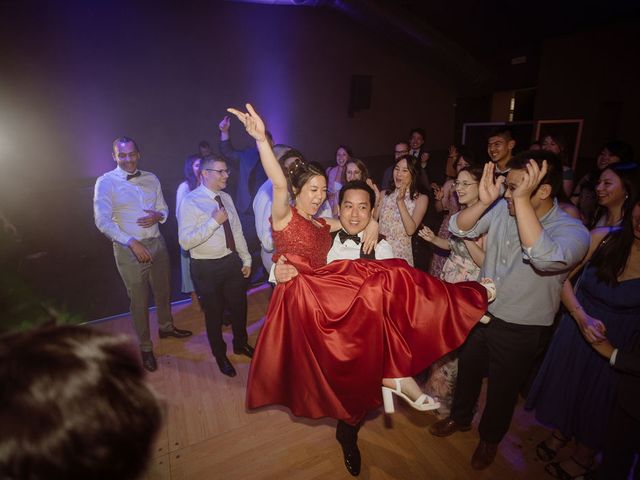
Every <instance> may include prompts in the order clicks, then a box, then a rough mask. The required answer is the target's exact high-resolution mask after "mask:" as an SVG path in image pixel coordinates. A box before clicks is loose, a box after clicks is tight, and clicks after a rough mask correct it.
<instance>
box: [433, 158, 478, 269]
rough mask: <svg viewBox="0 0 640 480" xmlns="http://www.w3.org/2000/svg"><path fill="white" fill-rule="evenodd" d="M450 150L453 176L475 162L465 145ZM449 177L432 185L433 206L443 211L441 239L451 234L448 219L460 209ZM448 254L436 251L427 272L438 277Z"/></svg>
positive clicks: (454, 180)
mask: <svg viewBox="0 0 640 480" xmlns="http://www.w3.org/2000/svg"><path fill="white" fill-rule="evenodd" d="M452 147H453V148H452V149H450V151H451V150H452V151H453V152H455V156H456V158H455V160H454V162H453V168H454V169H455V172H456V173H455V176H457V175H458V173H460V170H462V169H463V168H465V167H468V166H470V165H472V164H475V158H474V156H473V154H472V153H471V152H470V151H469V150H468V149H466V148H465V147H458V148H456V147H454V146H453V145H452ZM455 176H454V178H449V179H448V180H447V181H446V182H444V185H442V187H437V188H436V187H434V189H433V196H434V200H435V208H436V211H438V212H439V213H444V217H443V218H442V223H441V224H440V229H439V230H438V237H440V238H442V239H443V240H447V239H448V238H449V237H450V236H451V234H450V233H449V219H450V218H451V216H452V215H454V214H455V213H457V212H458V211H459V210H460V203H458V196H457V195H456V189H455V182H456V179H455ZM448 256H449V253H448V250H444V251H442V250H441V251H440V252H437V251H436V255H434V256H433V260H432V261H431V267H430V268H429V273H430V274H431V275H433V276H434V277H438V278H440V274H441V273H442V267H443V266H444V263H445V261H446V260H447V257H448Z"/></svg>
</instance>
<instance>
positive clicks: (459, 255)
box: [418, 166, 484, 413]
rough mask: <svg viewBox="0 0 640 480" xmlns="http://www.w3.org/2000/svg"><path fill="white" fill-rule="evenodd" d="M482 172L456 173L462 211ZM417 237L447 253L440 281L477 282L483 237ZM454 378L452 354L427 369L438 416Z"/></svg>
mask: <svg viewBox="0 0 640 480" xmlns="http://www.w3.org/2000/svg"><path fill="white" fill-rule="evenodd" d="M482 171H483V167H480V166H474V167H471V166H467V167H463V168H461V169H460V171H459V172H458V177H457V178H456V180H455V182H454V188H455V191H456V195H457V198H458V202H459V204H460V206H461V208H466V207H470V206H471V205H473V204H474V203H476V202H477V201H478V198H479V189H478V182H479V181H480V178H482ZM418 235H420V236H421V237H422V238H424V239H425V240H426V241H427V242H429V243H432V244H433V245H435V246H437V247H438V248H440V249H442V250H446V251H448V252H449V256H448V257H447V258H446V261H445V263H444V265H443V268H442V271H441V273H440V278H441V279H442V280H444V281H446V282H451V283H457V282H467V281H472V280H478V278H479V276H480V266H481V265H482V262H483V260H484V235H483V236H482V237H480V238H477V239H475V240H466V239H462V238H459V237H456V236H450V237H449V238H447V239H445V238H442V237H441V236H439V235H435V234H434V233H433V231H432V230H431V229H430V228H429V227H423V228H422V229H421V230H420V231H419V232H418ZM457 376H458V359H457V356H456V353H455V352H451V353H450V354H448V355H446V356H444V357H443V358H441V359H440V360H438V361H437V362H436V363H434V364H433V365H432V366H431V368H430V369H429V375H428V380H427V384H426V391H427V393H428V394H429V395H432V396H434V397H437V398H438V399H439V400H440V405H441V408H440V409H439V411H440V413H447V412H448V411H449V409H450V408H451V402H452V401H453V390H454V388H455V385H456V378H457Z"/></svg>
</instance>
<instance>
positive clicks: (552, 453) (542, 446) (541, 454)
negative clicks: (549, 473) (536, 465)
mask: <svg viewBox="0 0 640 480" xmlns="http://www.w3.org/2000/svg"><path fill="white" fill-rule="evenodd" d="M551 437H553V438H554V439H556V440H557V441H558V448H557V449H553V448H551V447H550V446H549V444H547V441H548V440H549V438H547V439H546V440H543V441H541V442H540V443H538V444H537V445H536V455H537V456H538V458H539V459H540V460H542V461H543V462H550V461H551V460H553V459H554V458H556V455H557V454H558V452H559V451H560V450H561V449H562V448H564V446H565V445H566V444H567V443H569V439H568V438H565V437H559V436H558V435H556V432H553V433H551Z"/></svg>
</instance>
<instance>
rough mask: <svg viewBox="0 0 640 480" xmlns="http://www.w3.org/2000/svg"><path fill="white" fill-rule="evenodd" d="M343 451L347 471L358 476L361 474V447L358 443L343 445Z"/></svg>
mask: <svg viewBox="0 0 640 480" xmlns="http://www.w3.org/2000/svg"><path fill="white" fill-rule="evenodd" d="M341 446H342V453H343V454H344V466H345V467H347V471H348V472H349V473H350V474H351V475H353V476H354V477H357V476H358V475H360V463H361V460H360V449H359V448H358V444H357V443H354V444H351V445H341Z"/></svg>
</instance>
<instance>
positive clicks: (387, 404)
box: [382, 378, 440, 413]
mask: <svg viewBox="0 0 640 480" xmlns="http://www.w3.org/2000/svg"><path fill="white" fill-rule="evenodd" d="M393 380H394V381H395V383H396V388H395V389H394V388H391V387H385V386H383V387H382V403H383V404H384V413H393V412H395V409H394V406H393V395H394V394H395V395H397V396H399V397H400V398H402V399H403V400H404V401H405V402H407V403H408V404H409V405H411V406H412V407H413V408H415V409H416V410H420V411H421V412H426V411H428V410H435V409H437V408H440V402H437V401H435V400H434V399H433V398H432V397H430V396H429V395H427V394H426V393H423V394H422V395H420V396H419V397H418V398H417V399H416V400H415V401H413V400H411V399H410V398H409V397H408V396H407V395H405V394H404V393H402V389H401V387H400V380H402V379H401V378H394V379H393Z"/></svg>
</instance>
